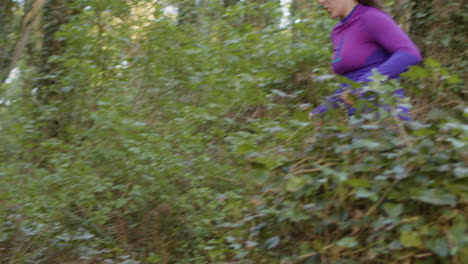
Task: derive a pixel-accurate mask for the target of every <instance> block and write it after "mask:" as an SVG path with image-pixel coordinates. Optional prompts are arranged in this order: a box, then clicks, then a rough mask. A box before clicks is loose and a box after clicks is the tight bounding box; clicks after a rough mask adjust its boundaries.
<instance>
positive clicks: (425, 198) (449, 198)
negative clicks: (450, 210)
mask: <svg viewBox="0 0 468 264" xmlns="http://www.w3.org/2000/svg"><path fill="white" fill-rule="evenodd" d="M412 199H415V200H418V201H421V202H424V203H428V204H434V205H449V206H455V205H456V201H457V197H456V196H455V195H454V194H451V193H448V192H446V191H443V190H440V189H426V190H421V191H419V192H418V193H417V194H416V195H414V196H412Z"/></svg>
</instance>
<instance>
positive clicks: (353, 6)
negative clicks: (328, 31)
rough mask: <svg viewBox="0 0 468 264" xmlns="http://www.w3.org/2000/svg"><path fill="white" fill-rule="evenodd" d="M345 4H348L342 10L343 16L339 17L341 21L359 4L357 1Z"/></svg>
mask: <svg viewBox="0 0 468 264" xmlns="http://www.w3.org/2000/svg"><path fill="white" fill-rule="evenodd" d="M347 3H348V4H347V5H346V7H345V9H344V10H345V12H344V13H343V16H342V17H341V19H345V18H346V17H347V16H348V15H349V14H350V13H351V11H353V9H354V8H355V7H356V6H357V5H358V4H359V3H358V2H357V1H349V2H347Z"/></svg>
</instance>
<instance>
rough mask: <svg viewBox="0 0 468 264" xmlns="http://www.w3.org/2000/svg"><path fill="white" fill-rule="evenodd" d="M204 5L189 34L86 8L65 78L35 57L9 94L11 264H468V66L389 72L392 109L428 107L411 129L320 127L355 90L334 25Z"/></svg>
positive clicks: (172, 24)
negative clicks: (465, 70)
mask: <svg viewBox="0 0 468 264" xmlns="http://www.w3.org/2000/svg"><path fill="white" fill-rule="evenodd" d="M201 2H202V3H203V4H204V5H205V6H204V9H203V10H198V12H196V16H195V15H194V14H192V15H193V16H192V15H191V16H190V19H189V20H184V21H183V23H181V20H180V18H179V20H178V19H176V18H174V17H173V16H171V15H165V14H164V12H163V6H162V4H161V3H159V4H156V3H153V2H152V1H105V0H103V1H87V0H81V1H74V2H71V6H70V8H71V9H72V10H74V12H72V13H73V15H70V17H69V18H68V21H67V22H66V23H64V24H63V25H62V26H61V27H60V30H59V31H58V32H56V33H55V39H57V40H60V41H61V42H63V45H64V49H63V51H62V52H61V53H60V54H59V55H53V56H50V57H49V58H48V63H50V64H48V65H53V67H55V68H54V70H53V71H51V73H49V74H47V75H45V74H43V73H44V71H41V65H37V64H32V63H30V61H34V57H33V56H34V54H30V55H29V56H30V57H27V56H25V58H24V59H23V61H22V64H21V67H20V69H21V75H20V76H19V77H18V78H16V79H15V80H13V81H12V82H10V83H5V84H3V86H2V88H1V92H0V98H1V101H0V102H1V103H0V158H1V159H0V223H2V224H1V225H0V263H17V264H20V263H49V264H50V263H121V264H131V263H308V264H312V263H334V264H335V263H336V264H338V263H342V264H345V263H417V264H431V263H459V264H461V263H464V262H466V260H467V259H468V234H467V230H468V228H467V218H468V210H467V209H468V208H467V204H468V185H467V176H468V151H467V146H466V142H467V141H468V126H467V125H466V119H467V118H468V107H467V106H466V103H465V102H464V96H465V93H466V91H465V87H464V83H463V81H462V80H461V79H460V77H459V76H458V75H457V72H453V71H452V70H449V69H447V68H446V67H444V66H443V65H441V64H440V63H438V62H437V61H435V60H433V59H427V60H426V61H425V63H424V64H423V65H420V66H418V67H414V68H412V69H411V70H410V71H409V72H408V73H406V74H405V77H404V80H403V82H402V84H400V83H397V82H395V81H384V80H385V77H384V76H378V75H376V76H374V78H375V81H374V82H373V83H372V84H371V85H370V86H369V87H367V88H366V89H369V91H371V92H373V93H375V94H376V95H377V98H378V100H379V102H380V103H383V104H387V105H396V103H397V102H395V98H393V97H392V96H391V91H393V90H394V89H397V88H400V87H401V86H403V88H404V89H405V91H407V92H408V94H410V95H412V98H414V99H413V100H412V102H399V103H405V104H408V105H410V104H412V105H413V108H412V115H413V117H414V120H413V121H411V122H401V121H399V120H398V119H394V118H393V117H392V114H391V113H392V112H394V111H396V110H395V109H391V110H390V112H387V111H382V110H379V111H380V113H379V114H380V117H379V118H375V116H374V114H359V115H357V116H356V117H355V118H353V119H351V120H347V118H346V116H345V114H344V110H337V111H335V112H331V113H329V114H328V115H327V116H325V117H324V120H323V122H324V123H323V125H322V126H315V125H314V124H313V123H311V122H310V121H309V120H308V118H307V112H308V111H309V110H311V109H312V107H313V106H314V105H317V104H318V103H320V102H321V101H323V100H324V97H325V96H327V95H329V94H331V93H332V91H334V90H335V89H336V87H338V85H339V83H340V82H341V81H343V80H341V79H338V78H332V76H330V75H328V74H329V70H328V68H329V60H330V59H329V58H330V55H331V51H330V43H329V32H330V30H331V28H332V26H333V23H334V22H333V21H331V20H329V19H327V18H325V17H326V15H325V14H324V13H323V12H322V11H320V10H316V9H314V10H299V11H297V10H296V13H295V14H294V17H292V18H291V19H290V20H291V21H294V23H293V24H292V25H291V24H289V25H283V24H282V23H280V22H279V21H280V16H281V13H280V12H279V11H278V3H277V2H276V1H271V2H269V1H264V2H265V3H252V2H249V1H243V2H239V3H237V4H232V5H230V6H229V7H228V8H224V7H223V6H221V5H219V4H218V3H216V2H212V1H201ZM465 15H466V14H465ZM258 17H260V18H261V19H256V18H258ZM296 18H301V19H300V20H295V19H296ZM266 21H267V22H266ZM271 21H276V22H272V23H270V22H271ZM44 80H52V81H49V82H44ZM44 83H46V84H44ZM353 85H355V84H353ZM354 100H356V103H357V104H358V105H365V104H367V102H365V101H364V102H363V101H360V100H359V99H357V98H354ZM368 107H372V106H368Z"/></svg>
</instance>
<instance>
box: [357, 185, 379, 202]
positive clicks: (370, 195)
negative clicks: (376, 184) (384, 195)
mask: <svg viewBox="0 0 468 264" xmlns="http://www.w3.org/2000/svg"><path fill="white" fill-rule="evenodd" d="M356 198H366V199H369V200H371V201H374V202H375V201H377V200H378V199H379V196H378V195H377V193H375V192H373V191H369V190H366V189H363V188H360V189H358V190H357V191H356Z"/></svg>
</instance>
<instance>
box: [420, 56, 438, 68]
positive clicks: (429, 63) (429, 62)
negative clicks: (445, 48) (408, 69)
mask: <svg viewBox="0 0 468 264" xmlns="http://www.w3.org/2000/svg"><path fill="white" fill-rule="evenodd" d="M424 64H425V65H427V66H429V67H432V68H439V67H441V66H442V65H441V64H440V62H438V61H436V60H434V59H433V58H427V59H426V60H425V61H424Z"/></svg>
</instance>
